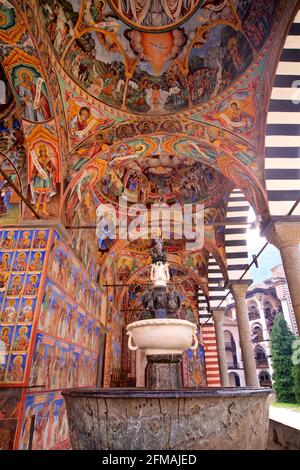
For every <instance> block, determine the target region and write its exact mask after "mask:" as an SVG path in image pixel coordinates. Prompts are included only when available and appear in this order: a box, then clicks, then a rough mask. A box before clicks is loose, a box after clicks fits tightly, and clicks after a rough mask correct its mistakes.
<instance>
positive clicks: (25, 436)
mask: <svg viewBox="0 0 300 470" xmlns="http://www.w3.org/2000/svg"><path fill="white" fill-rule="evenodd" d="M32 426H33V440H32V446H31V447H29V446H30V432H31V429H32ZM68 433H69V430H68V421H67V415H66V409H65V402H64V399H63V397H62V396H61V394H60V392H51V393H43V394H41V393H35V394H29V395H28V396H27V397H26V401H25V407H24V415H23V421H22V428H21V437H20V443H19V449H21V450H29V449H32V450H43V449H55V448H56V447H58V446H59V448H60V449H64V448H68V445H69V442H68V437H69V436H68Z"/></svg>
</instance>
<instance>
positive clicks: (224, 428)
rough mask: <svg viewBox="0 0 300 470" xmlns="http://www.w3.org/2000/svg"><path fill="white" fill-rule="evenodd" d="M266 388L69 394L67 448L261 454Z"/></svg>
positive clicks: (265, 424) (265, 425) (266, 420)
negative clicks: (258, 451)
mask: <svg viewBox="0 0 300 470" xmlns="http://www.w3.org/2000/svg"><path fill="white" fill-rule="evenodd" d="M271 393H272V390H270V389H266V388H259V389H257V388H242V387H241V388H240V387H239V388H229V387H228V388H227V387H226V388H201V389H177V390H147V389H138V388H131V389H129V388H128V389H121V388H119V389H116V388H114V389H68V390H64V391H63V392H62V394H63V396H64V399H65V401H66V407H67V415H68V422H69V429H70V438H71V445H72V448H73V449H79V450H83V449H85V450H91V449H96V450H138V449H143V450H237V449H240V450H241V449H247V450H263V449H265V447H266V442H267V435H268V423H269V399H268V398H269V397H270V394H271Z"/></svg>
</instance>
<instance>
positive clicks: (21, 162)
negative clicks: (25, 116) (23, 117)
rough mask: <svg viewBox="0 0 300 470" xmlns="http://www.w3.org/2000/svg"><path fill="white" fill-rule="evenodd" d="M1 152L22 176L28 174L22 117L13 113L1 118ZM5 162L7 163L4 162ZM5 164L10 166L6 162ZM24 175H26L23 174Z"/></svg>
mask: <svg viewBox="0 0 300 470" xmlns="http://www.w3.org/2000/svg"><path fill="white" fill-rule="evenodd" d="M0 152H1V153H2V154H3V156H4V155H5V157H6V158H7V160H9V162H11V164H12V165H13V167H14V168H15V170H16V171H17V172H18V173H19V175H20V176H21V177H25V175H26V174H27V159H26V150H25V145H24V134H23V131H22V126H21V121H20V118H19V117H17V116H16V114H11V115H10V116H9V118H5V119H4V120H3V121H1V120H0ZM3 164H5V163H4V162H3ZM5 165H7V166H8V164H7V163H6V164H5ZM23 175H24V176H23Z"/></svg>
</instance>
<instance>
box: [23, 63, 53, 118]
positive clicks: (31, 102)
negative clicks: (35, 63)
mask: <svg viewBox="0 0 300 470" xmlns="http://www.w3.org/2000/svg"><path fill="white" fill-rule="evenodd" d="M20 75H21V77H20V78H19V85H18V86H17V87H16V90H17V93H18V95H19V99H20V102H21V106H22V110H23V117H24V118H25V119H28V120H29V121H35V122H36V121H38V122H42V121H47V120H48V119H50V118H51V111H50V107H49V103H48V99H47V97H46V96H45V94H44V93H43V91H42V90H41V84H42V82H40V83H39V85H36V84H35V83H33V78H32V74H31V73H30V72H27V71H23V73H21V74H20ZM41 80H42V79H41Z"/></svg>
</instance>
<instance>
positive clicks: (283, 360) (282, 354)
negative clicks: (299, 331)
mask: <svg viewBox="0 0 300 470" xmlns="http://www.w3.org/2000/svg"><path fill="white" fill-rule="evenodd" d="M294 340H295V337H294V335H293V333H292V332H291V331H290V330H289V327H288V325H287V322H286V321H285V319H284V317H283V314H282V313H280V314H279V315H277V317H276V319H275V323H274V326H273V329H272V332H271V351H272V364H273V369H274V374H273V382H274V383H273V388H274V390H275V392H276V398H277V401H279V402H285V403H295V395H294V390H293V388H294V377H293V363H292V354H293V349H292V344H293V341H294Z"/></svg>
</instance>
